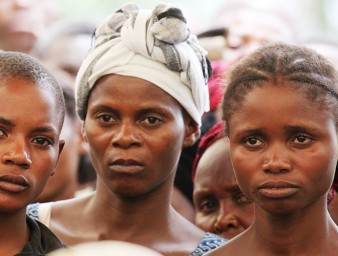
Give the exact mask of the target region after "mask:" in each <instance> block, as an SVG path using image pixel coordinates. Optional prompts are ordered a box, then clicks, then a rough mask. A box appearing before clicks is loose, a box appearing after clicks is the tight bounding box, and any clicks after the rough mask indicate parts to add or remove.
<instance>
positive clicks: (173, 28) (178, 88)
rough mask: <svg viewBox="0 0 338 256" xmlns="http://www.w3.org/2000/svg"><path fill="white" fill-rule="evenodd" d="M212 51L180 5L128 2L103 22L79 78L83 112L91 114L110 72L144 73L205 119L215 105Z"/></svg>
mask: <svg viewBox="0 0 338 256" xmlns="http://www.w3.org/2000/svg"><path fill="white" fill-rule="evenodd" d="M206 54H207V52H206V51H205V50H204V49H203V48H202V47H200V46H199V44H198V41H197V37H196V36H195V35H193V34H191V33H190V30H189V28H188V27H187V22H186V20H185V18H184V16H183V14H182V12H181V10H180V9H178V8H174V7H170V6H168V5H166V4H158V5H157V6H156V7H155V9H154V10H140V7H139V6H138V5H137V4H132V3H129V4H125V5H124V6H123V7H122V8H120V9H119V10H117V11H116V12H115V13H113V14H112V15H111V16H109V17H107V18H106V19H105V20H104V21H103V22H102V23H100V24H99V25H98V27H97V29H96V31H95V36H94V39H93V45H92V47H91V50H90V51H89V53H88V55H87V56H86V58H85V59H84V61H83V63H82V65H81V67H80V70H79V72H78V76H77V79H76V84H75V88H76V102H77V104H76V105H77V112H78V115H79V116H80V118H81V119H84V118H85V115H86V107H87V101H88V96H89V94H90V90H91V89H92V88H93V86H94V84H95V82H96V81H97V80H98V79H99V78H100V77H102V76H104V75H107V74H119V75H126V76H133V77H138V78H141V79H144V80H147V81H149V82H151V83H153V84H154V85H156V86H158V87H160V88H161V89H163V90H164V91H166V92H167V93H168V94H170V95H171V96H172V97H174V98H175V99H176V100H177V101H178V102H179V103H180V104H181V105H182V106H183V107H184V108H185V109H186V111H187V112H188V113H189V114H190V115H191V117H192V118H193V119H194V120H195V121H196V122H197V123H198V124H201V115H202V114H203V113H204V112H207V111H209V92H208V86H207V84H208V79H209V77H210V75H211V66H210V63H209V61H208V59H207V57H206Z"/></svg>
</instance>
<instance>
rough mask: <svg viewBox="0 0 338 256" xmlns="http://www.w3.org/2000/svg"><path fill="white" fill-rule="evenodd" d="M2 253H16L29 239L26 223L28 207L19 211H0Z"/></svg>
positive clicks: (0, 248) (0, 253) (0, 252)
mask: <svg viewBox="0 0 338 256" xmlns="http://www.w3.org/2000/svg"><path fill="white" fill-rule="evenodd" d="M0 234H6V235H2V236H0V244H1V247H0V255H15V254H17V253H19V252H21V250H22V249H23V247H24V245H25V244H26V243H27V242H28V239H29V229H28V226H27V224H26V208H24V209H21V210H20V211H17V212H10V213H7V212H6V213H3V212H2V213H0Z"/></svg>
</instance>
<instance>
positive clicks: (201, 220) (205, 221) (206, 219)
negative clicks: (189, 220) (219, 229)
mask: <svg viewBox="0 0 338 256" xmlns="http://www.w3.org/2000/svg"><path fill="white" fill-rule="evenodd" d="M213 223H214V217H213V215H212V214H208V215H205V214H202V213H199V212H196V217H195V224H196V226H198V227H199V228H201V229H203V230H205V231H207V232H208V231H209V232H212V231H213Z"/></svg>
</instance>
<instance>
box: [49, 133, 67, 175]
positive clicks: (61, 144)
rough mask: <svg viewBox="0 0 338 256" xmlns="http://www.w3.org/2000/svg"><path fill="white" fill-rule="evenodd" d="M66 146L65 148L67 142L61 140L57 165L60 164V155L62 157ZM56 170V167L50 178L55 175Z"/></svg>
mask: <svg viewBox="0 0 338 256" xmlns="http://www.w3.org/2000/svg"><path fill="white" fill-rule="evenodd" d="M64 146H65V141H64V140H60V141H59V153H58V159H57V163H58V162H59V159H60V155H61V152H62V150H63V147H64ZM55 170H56V167H55V168H54V170H53V171H52V173H51V174H50V176H53V175H54V173H55Z"/></svg>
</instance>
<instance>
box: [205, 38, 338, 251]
mask: <svg viewBox="0 0 338 256" xmlns="http://www.w3.org/2000/svg"><path fill="white" fill-rule="evenodd" d="M228 82H229V84H228V88H227V91H226V93H225V96H224V99H223V117H224V119H225V120H226V124H227V126H226V132H227V134H228V136H229V140H230V155H231V160H232V163H233V166H234V170H235V174H236V178H237V181H238V184H239V187H240V188H241V190H242V191H243V193H244V194H245V195H246V196H247V197H248V198H249V199H250V200H252V201H254V202H255V220H254V222H253V224H252V225H251V226H250V227H249V228H248V229H247V230H246V231H244V232H243V233H241V234H240V235H238V236H237V237H235V238H233V239H232V240H231V241H229V243H227V244H226V245H224V246H222V247H220V248H218V249H216V250H214V252H211V253H209V254H207V255H222V256H226V255H271V256H273V255H332V256H333V255H337V250H338V227H337V225H336V224H335V223H334V221H333V220H332V218H331V217H330V214H329V212H328V209H327V197H328V191H329V190H330V187H331V185H332V182H333V178H334V173H335V167H336V163H337V156H338V136H337V131H338V126H337V124H338V115H337V107H338V75H337V72H336V70H335V69H334V67H333V66H332V65H331V64H330V62H329V61H327V60H326V59H325V58H323V57H321V56H320V55H318V54H316V53H315V52H313V51H311V50H310V49H307V48H305V47H300V46H294V45H287V44H273V45H269V46H265V47H262V48H260V49H258V50H256V51H255V52H254V53H252V54H251V55H249V56H248V57H246V58H244V59H243V60H242V61H240V62H239V63H238V64H237V65H236V66H235V67H234V69H233V70H232V72H231V73H230V76H229V81H228Z"/></svg>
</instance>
